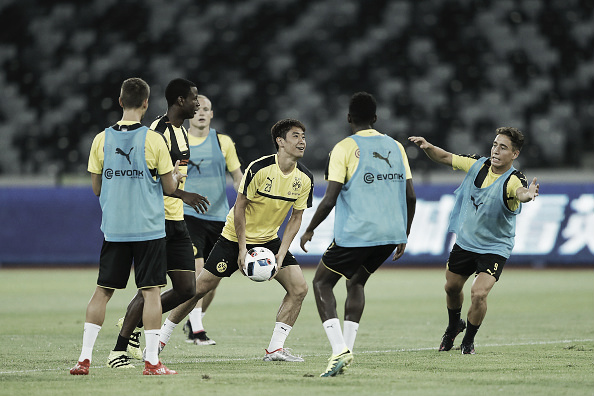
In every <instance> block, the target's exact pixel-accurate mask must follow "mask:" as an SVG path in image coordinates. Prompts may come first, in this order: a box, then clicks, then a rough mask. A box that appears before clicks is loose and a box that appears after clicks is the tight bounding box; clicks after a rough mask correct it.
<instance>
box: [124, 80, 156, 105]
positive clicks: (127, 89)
mask: <svg viewBox="0 0 594 396" xmlns="http://www.w3.org/2000/svg"><path fill="white" fill-rule="evenodd" d="M150 94H151V88H150V87H149V85H148V84H147V83H146V81H144V80H143V79H142V78H138V77H132V78H129V79H127V80H124V82H123V83H122V88H121V90H120V99H121V101H122V107H123V108H124V109H139V108H141V107H142V104H143V103H144V101H145V100H147V99H148V97H149V95H150Z"/></svg>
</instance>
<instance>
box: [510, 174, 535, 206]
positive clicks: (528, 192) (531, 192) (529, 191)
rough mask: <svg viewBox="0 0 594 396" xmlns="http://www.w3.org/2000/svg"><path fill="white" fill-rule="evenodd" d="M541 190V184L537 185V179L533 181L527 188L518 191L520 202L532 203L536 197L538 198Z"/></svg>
mask: <svg viewBox="0 0 594 396" xmlns="http://www.w3.org/2000/svg"><path fill="white" fill-rule="evenodd" d="M539 188H540V184H538V183H536V177H535V178H534V179H532V182H531V183H530V185H529V186H528V188H526V187H520V188H518V189H517V190H516V196H517V197H518V199H519V200H520V202H530V201H534V200H535V199H536V197H538V190H539Z"/></svg>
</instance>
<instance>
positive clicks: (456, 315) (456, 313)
mask: <svg viewBox="0 0 594 396" xmlns="http://www.w3.org/2000/svg"><path fill="white" fill-rule="evenodd" d="M461 312H462V307H460V308H455V309H450V308H448V317H449V318H450V321H449V322H448V327H449V328H450V329H456V328H458V322H460V313H461Z"/></svg>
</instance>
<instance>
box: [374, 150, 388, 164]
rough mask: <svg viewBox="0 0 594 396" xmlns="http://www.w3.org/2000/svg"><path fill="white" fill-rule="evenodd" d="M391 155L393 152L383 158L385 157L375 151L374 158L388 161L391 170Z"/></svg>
mask: <svg viewBox="0 0 594 396" xmlns="http://www.w3.org/2000/svg"><path fill="white" fill-rule="evenodd" d="M390 153H391V151H388V155H387V156H385V157H384V156H383V155H381V154H380V153H377V152H375V151H374V152H373V158H379V159H381V160H384V161H386V163H387V164H388V165H389V166H390V168H391V167H392V165H390V160H389V158H390Z"/></svg>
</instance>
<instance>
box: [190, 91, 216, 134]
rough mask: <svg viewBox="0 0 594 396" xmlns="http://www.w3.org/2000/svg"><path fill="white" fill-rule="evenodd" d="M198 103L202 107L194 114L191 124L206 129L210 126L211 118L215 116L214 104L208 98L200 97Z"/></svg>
mask: <svg viewBox="0 0 594 396" xmlns="http://www.w3.org/2000/svg"><path fill="white" fill-rule="evenodd" d="M198 103H199V104H200V108H199V109H198V111H197V112H196V114H195V115H194V118H192V119H191V120H190V124H191V125H192V126H193V127H195V128H198V129H205V128H209V127H210V120H212V117H213V116H214V113H213V111H212V104H211V103H210V100H208V99H207V98H203V97H199V98H198Z"/></svg>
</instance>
